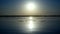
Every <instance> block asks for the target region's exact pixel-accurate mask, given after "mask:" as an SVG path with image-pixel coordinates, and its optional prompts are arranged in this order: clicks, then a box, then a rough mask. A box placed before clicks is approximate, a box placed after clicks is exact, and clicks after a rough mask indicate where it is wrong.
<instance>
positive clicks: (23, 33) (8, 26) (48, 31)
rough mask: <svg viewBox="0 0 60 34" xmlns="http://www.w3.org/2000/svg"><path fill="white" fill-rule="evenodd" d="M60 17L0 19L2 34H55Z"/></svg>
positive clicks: (59, 24)
mask: <svg viewBox="0 0 60 34" xmlns="http://www.w3.org/2000/svg"><path fill="white" fill-rule="evenodd" d="M59 31H60V17H32V16H30V17H0V32H1V33H4V34H5V33H6V34H16V33H17V34H55V33H59Z"/></svg>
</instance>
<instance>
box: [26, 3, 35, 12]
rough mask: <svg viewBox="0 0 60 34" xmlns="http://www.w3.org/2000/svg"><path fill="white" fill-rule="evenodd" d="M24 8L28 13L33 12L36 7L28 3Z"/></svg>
mask: <svg viewBox="0 0 60 34" xmlns="http://www.w3.org/2000/svg"><path fill="white" fill-rule="evenodd" d="M26 8H27V10H28V11H33V10H35V8H36V6H35V4H34V3H32V2H30V3H28V4H27V5H26Z"/></svg>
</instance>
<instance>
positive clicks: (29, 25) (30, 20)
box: [28, 17, 33, 30]
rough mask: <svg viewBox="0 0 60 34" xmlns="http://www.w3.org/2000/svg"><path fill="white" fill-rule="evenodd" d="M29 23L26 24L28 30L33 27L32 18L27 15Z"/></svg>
mask: <svg viewBox="0 0 60 34" xmlns="http://www.w3.org/2000/svg"><path fill="white" fill-rule="evenodd" d="M28 23H29V24H28V28H29V29H30V30H32V29H33V18H32V17H29V22H28Z"/></svg>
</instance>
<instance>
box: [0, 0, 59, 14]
mask: <svg viewBox="0 0 60 34" xmlns="http://www.w3.org/2000/svg"><path fill="white" fill-rule="evenodd" d="M28 1H32V2H36V3H38V5H39V6H38V7H39V12H38V14H40V13H41V12H42V14H59V13H60V0H0V14H1V15H3V14H24V12H23V13H21V9H22V8H21V7H23V6H22V3H24V2H28Z"/></svg>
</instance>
